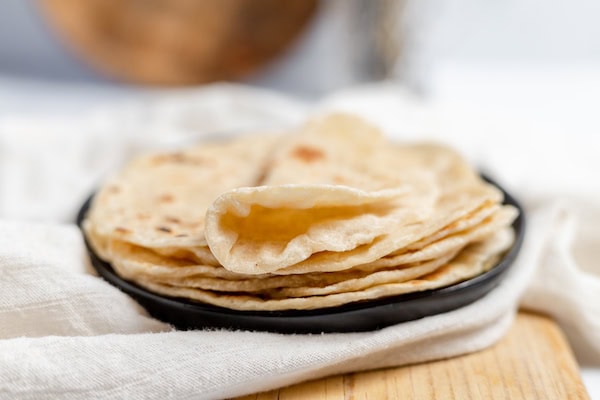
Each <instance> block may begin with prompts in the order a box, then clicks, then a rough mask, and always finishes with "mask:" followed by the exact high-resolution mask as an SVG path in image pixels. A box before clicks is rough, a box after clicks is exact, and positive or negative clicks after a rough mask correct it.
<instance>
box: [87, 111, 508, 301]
mask: <svg viewBox="0 0 600 400" xmlns="http://www.w3.org/2000/svg"><path fill="white" fill-rule="evenodd" d="M502 200H503V196H502V193H501V192H500V191H499V190H498V189H497V188H496V187H494V186H492V185H490V184H488V183H486V182H484V181H483V180H482V179H481V178H480V177H479V175H478V174H477V173H476V172H475V171H474V170H473V168H472V167H470V166H469V165H468V164H467V163H466V162H465V161H464V160H463V159H462V158H461V157H460V156H459V155H458V154H457V153H455V152H454V151H452V150H450V149H448V148H447V147H444V146H441V145H436V144H397V143H393V142H389V141H387V140H386V139H385V137H384V136H383V135H382V134H381V133H380V132H379V131H378V130H377V129H376V128H374V127H373V126H371V125H369V124H368V123H366V122H364V121H362V120H361V119H359V118H357V117H353V116H350V115H344V114H334V115H328V116H323V117H320V118H317V119H315V120H312V121H310V122H309V123H307V124H306V125H305V126H303V127H301V128H299V129H297V130H295V131H292V132H288V133H286V134H284V135H247V136H243V137H239V138H236V139H233V140H230V141H224V142H216V143H206V144H202V145H199V146H196V147H193V148H189V149H186V150H182V151H180V152H176V153H169V154H153V155H147V156H142V157H139V158H137V159H135V160H133V161H132V162H131V163H130V164H129V165H128V166H126V167H125V168H124V169H123V170H122V171H121V172H120V173H118V174H117V175H116V176H114V177H113V178H111V179H109V180H108V181H107V182H106V184H105V185H104V186H103V187H102V188H101V190H100V191H99V192H98V194H97V195H96V196H95V198H94V201H93V203H92V206H91V208H90V210H89V212H88V215H87V218H86V220H85V222H84V229H85V232H86V237H87V239H88V241H89V242H90V244H91V245H92V247H93V249H94V250H95V252H96V253H97V254H98V255H99V256H100V257H101V258H102V259H104V260H105V261H107V262H109V263H110V264H111V265H112V266H113V268H114V269H115V271H116V272H117V273H118V274H119V275H120V276H122V277H123V278H125V279H127V280H130V281H132V282H134V283H136V284H138V285H139V286H142V287H144V288H146V289H148V290H150V291H153V292H156V293H159V294H162V295H167V296H173V297H181V298H187V299H192V300H196V301H200V302H204V303H209V304H213V305H216V306H221V307H226V308H230V309H236V310H262V311H267V310H291V309H296V310H302V309H318V308H326V307H335V306H339V305H343V304H347V303H352V302H358V301H365V300H372V299H378V298H383V297H388V296H394V295H399V294H404V293H410V292H416V291H423V290H428V289H435V288H440V287H444V286H448V285H451V284H454V283H457V282H460V281H463V280H466V279H469V278H472V277H474V276H477V275H479V274H481V273H483V272H485V271H486V270H488V269H489V268H491V267H493V265H494V264H495V263H496V262H497V261H498V260H499V258H500V257H501V256H502V254H503V253H504V252H506V250H507V249H508V248H510V246H511V245H512V243H513V240H514V234H513V230H512V228H511V227H510V226H511V224H512V222H513V221H514V219H515V218H516V216H517V210H516V209H515V208H514V207H512V206H508V205H502Z"/></svg>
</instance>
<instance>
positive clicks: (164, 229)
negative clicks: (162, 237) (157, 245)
mask: <svg viewBox="0 0 600 400" xmlns="http://www.w3.org/2000/svg"><path fill="white" fill-rule="evenodd" d="M156 230H157V231H160V232H167V233H171V232H173V231H172V230H171V228H169V227H167V226H157V227H156Z"/></svg>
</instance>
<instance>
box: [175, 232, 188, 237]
mask: <svg viewBox="0 0 600 400" xmlns="http://www.w3.org/2000/svg"><path fill="white" fill-rule="evenodd" d="M187 236H188V235H187V234H185V233H180V234H179V235H177V236H175V237H187Z"/></svg>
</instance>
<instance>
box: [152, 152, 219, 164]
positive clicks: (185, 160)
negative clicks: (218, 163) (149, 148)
mask: <svg viewBox="0 0 600 400" xmlns="http://www.w3.org/2000/svg"><path fill="white" fill-rule="evenodd" d="M165 163H169V164H190V165H211V164H214V160H211V159H207V158H204V157H200V156H197V155H196V156H194V155H189V154H185V153H181V152H176V153H167V154H160V155H157V156H155V157H154V158H153V159H152V164H154V165H161V164H165Z"/></svg>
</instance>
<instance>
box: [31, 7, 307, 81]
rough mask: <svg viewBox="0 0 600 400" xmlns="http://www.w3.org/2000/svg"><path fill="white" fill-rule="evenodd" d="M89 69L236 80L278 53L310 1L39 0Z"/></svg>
mask: <svg viewBox="0 0 600 400" xmlns="http://www.w3.org/2000/svg"><path fill="white" fill-rule="evenodd" d="M39 2H40V5H41V8H42V10H43V12H44V14H45V15H47V17H48V19H49V21H50V24H51V25H53V26H54V27H55V28H56V30H57V31H58V32H60V34H61V36H62V37H63V39H64V41H65V42H66V43H67V45H68V46H70V47H71V48H72V49H73V51H74V52H75V53H76V54H77V55H78V56H80V57H81V58H82V59H83V60H84V61H85V62H87V63H88V64H89V65H90V66H91V67H92V68H93V69H95V70H98V71H100V72H101V73H103V74H105V75H108V76H110V77H112V78H116V79H119V80H125V81H130V82H136V83H145V84H160V85H188V84H198V83H206V82H211V81H217V80H229V79H239V78H242V77H244V76H246V75H247V74H249V73H251V72H253V71H256V70H257V69H259V68H260V67H261V66H263V65H265V64H266V63H268V62H269V61H270V60H272V59H273V58H275V57H276V56H277V55H279V54H281V53H282V52H283V51H284V50H285V49H286V47H288V46H289V45H290V44H291V43H292V41H293V40H294V39H295V38H296V37H297V36H298V34H299V33H300V32H301V31H302V30H303V28H304V27H305V26H306V25H307V23H308V22H309V20H310V18H311V16H312V15H313V14H314V13H315V11H316V8H317V0H286V1H281V0H219V1H208V0H83V1H82V0H39Z"/></svg>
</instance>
